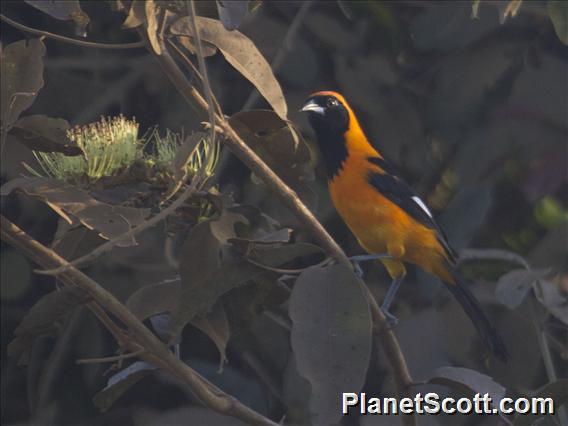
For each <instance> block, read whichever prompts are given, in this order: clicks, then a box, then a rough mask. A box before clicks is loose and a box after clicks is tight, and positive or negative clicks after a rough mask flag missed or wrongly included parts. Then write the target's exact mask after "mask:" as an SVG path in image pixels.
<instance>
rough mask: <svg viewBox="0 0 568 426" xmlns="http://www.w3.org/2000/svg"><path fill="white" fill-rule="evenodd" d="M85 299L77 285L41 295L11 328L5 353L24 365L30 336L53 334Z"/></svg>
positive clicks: (27, 354)
mask: <svg viewBox="0 0 568 426" xmlns="http://www.w3.org/2000/svg"><path fill="white" fill-rule="evenodd" d="M89 299H90V296H89V295H88V294H87V293H85V291H83V290H81V289H80V288H78V287H64V288H62V289H61V290H56V291H52V292H51V293H48V294H47V295H45V296H43V297H42V298H41V299H39V301H38V302H37V303H36V304H35V305H34V306H32V308H31V309H30V311H29V312H28V313H27V314H26V316H25V317H24V318H23V319H22V321H21V322H20V324H19V325H18V326H17V327H16V330H14V336H15V337H14V340H12V341H11V342H10V344H9V345H8V355H9V356H12V357H18V360H19V361H18V364H27V360H28V356H29V350H30V349H31V345H32V343H33V341H34V339H35V338H36V337H38V336H44V335H49V336H54V335H56V334H57V332H58V331H59V328H60V327H61V326H62V325H63V322H64V321H65V318H66V317H67V315H68V314H69V313H70V312H71V310H72V309H73V308H74V307H75V306H77V305H80V304H83V303H85V302H87V301H88V300H89Z"/></svg>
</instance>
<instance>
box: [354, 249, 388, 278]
mask: <svg viewBox="0 0 568 426" xmlns="http://www.w3.org/2000/svg"><path fill="white" fill-rule="evenodd" d="M390 257H391V256H390V255H389V254H388V253H382V254H360V255H357V256H351V257H350V258H349V260H350V261H351V262H352V263H353V269H354V270H355V273H356V274H357V276H358V277H359V278H362V277H363V269H361V266H360V265H359V263H361V262H367V261H369V260H377V259H388V258H390Z"/></svg>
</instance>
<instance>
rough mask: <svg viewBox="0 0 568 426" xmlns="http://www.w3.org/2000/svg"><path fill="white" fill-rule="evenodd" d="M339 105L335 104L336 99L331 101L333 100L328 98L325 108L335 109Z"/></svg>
mask: <svg viewBox="0 0 568 426" xmlns="http://www.w3.org/2000/svg"><path fill="white" fill-rule="evenodd" d="M338 105H339V102H337V99H333V98H329V99H328V100H327V107H328V108H331V107H336V106H338Z"/></svg>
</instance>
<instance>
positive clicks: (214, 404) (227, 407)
mask: <svg viewBox="0 0 568 426" xmlns="http://www.w3.org/2000/svg"><path fill="white" fill-rule="evenodd" d="M0 219H1V220H0V236H1V238H2V240H3V241H5V242H6V243H8V244H10V245H12V246H13V247H15V248H17V249H19V250H20V251H22V252H23V253H24V254H25V255H27V256H28V257H29V258H31V259H32V260H34V261H36V262H38V263H40V264H54V265H59V266H64V267H65V270H66V272H65V274H63V275H62V277H61V279H62V280H63V278H65V279H66V280H69V281H71V282H72V283H73V285H75V286H77V287H79V288H81V289H83V290H85V291H86V292H87V293H88V294H89V295H91V296H92V297H93V299H94V300H95V301H96V302H98V303H99V304H100V305H101V306H104V307H105V309H107V310H108V311H109V312H110V313H111V314H112V315H114V316H115V317H116V318H117V319H118V320H120V321H121V322H122V323H123V324H124V325H125V326H126V327H128V329H129V331H130V339H131V340H132V341H133V342H134V343H135V344H138V345H140V346H141V347H142V348H144V349H146V350H147V351H148V352H146V353H145V354H142V355H141V357H142V358H143V359H145V360H146V361H147V362H151V363H152V364H154V365H156V366H158V367H161V368H163V369H164V370H166V371H168V372H169V373H171V374H173V375H174V376H175V377H177V378H179V379H180V380H183V381H184V382H185V383H186V384H187V385H188V386H189V387H190V389H191V391H192V392H193V393H194V394H195V395H196V397H197V398H199V399H200V400H201V401H202V402H203V403H204V404H205V405H206V406H207V407H209V408H211V409H212V410H215V411H218V412H219V413H222V414H225V415H229V416H233V417H236V418H238V419H241V420H242V421H244V422H246V423H248V424H253V425H270V426H275V425H276V423H274V422H273V421H271V420H270V419H268V418H266V417H264V416H262V415H260V414H259V413H257V412H255V411H254V410H251V409H250V408H248V407H247V406H245V405H243V404H242V403H241V402H240V401H238V400H237V399H236V398H234V397H232V396H230V395H228V394H226V393H224V392H222V391H221V390H220V389H218V388H217V387H215V386H213V385H211V384H210V383H209V382H208V381H207V380H206V379H204V378H203V377H201V376H200V375H199V374H198V373H197V372H196V371H195V370H193V369H192V368H191V367H189V366H188V365H187V364H185V363H183V362H182V361H180V360H179V359H178V358H177V357H176V356H175V355H174V354H173V353H172V352H171V351H170V350H169V349H168V348H167V347H166V345H165V344H164V343H163V342H162V341H160V340H159V339H158V338H157V337H156V336H155V335H154V334H153V333H152V332H151V331H150V330H149V329H148V328H147V327H146V326H145V325H144V324H143V323H142V322H141V321H140V320H139V319H138V318H137V317H136V316H135V315H134V314H133V313H132V312H130V310H128V308H126V306H124V305H123V304H122V303H121V302H120V301H119V300H117V299H116V298H115V297H114V296H113V295H112V294H111V293H110V292H108V291H107V290H105V289H104V288H103V287H101V286H100V285H99V284H98V283H97V282H95V281H94V280H92V279H91V278H89V277H88V276H87V275H85V274H83V273H82V272H81V271H79V270H78V269H76V268H74V267H72V266H70V265H69V262H67V260H65V259H64V258H62V257H61V256H59V255H58V254H57V253H55V252H54V251H53V250H51V249H49V248H47V247H45V246H44V245H42V244H41V243H39V242H38V241H36V240H34V239H33V238H31V237H30V236H29V235H28V234H26V233H25V232H24V231H22V230H21V229H20V228H18V227H17V226H16V225H14V224H13V223H12V222H10V221H9V220H8V219H6V218H5V217H4V216H0Z"/></svg>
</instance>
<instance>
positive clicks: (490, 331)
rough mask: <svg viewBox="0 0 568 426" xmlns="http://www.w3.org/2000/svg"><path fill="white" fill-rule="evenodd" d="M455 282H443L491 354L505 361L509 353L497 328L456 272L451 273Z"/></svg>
mask: <svg viewBox="0 0 568 426" xmlns="http://www.w3.org/2000/svg"><path fill="white" fill-rule="evenodd" d="M452 275H453V278H454V280H455V284H450V283H444V284H446V287H448V289H449V290H450V291H451V292H452V294H453V295H454V297H455V298H456V300H457V301H458V302H459V303H460V304H461V305H462V307H463V309H464V311H465V312H466V314H467V315H468V316H469V318H470V319H471V321H472V322H473V324H474V325H475V328H476V329H477V331H478V333H479V335H480V336H481V338H482V339H483V341H484V342H485V344H486V345H487V347H488V348H489V349H490V350H491V352H493V354H494V355H495V356H496V357H497V358H498V359H500V360H501V361H503V362H507V360H508V359H509V354H508V353H507V348H506V347H505V344H504V343H503V340H501V337H500V336H499V334H498V333H497V330H495V328H494V327H493V325H491V323H490V322H489V319H488V318H487V317H486V316H485V314H484V313H483V311H482V309H481V306H480V305H479V302H478V301H477V299H476V298H475V296H474V295H473V294H472V293H471V291H469V289H468V288H467V287H466V286H465V285H464V283H463V280H462V279H461V278H460V276H459V275H458V274H457V273H454V274H452Z"/></svg>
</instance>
